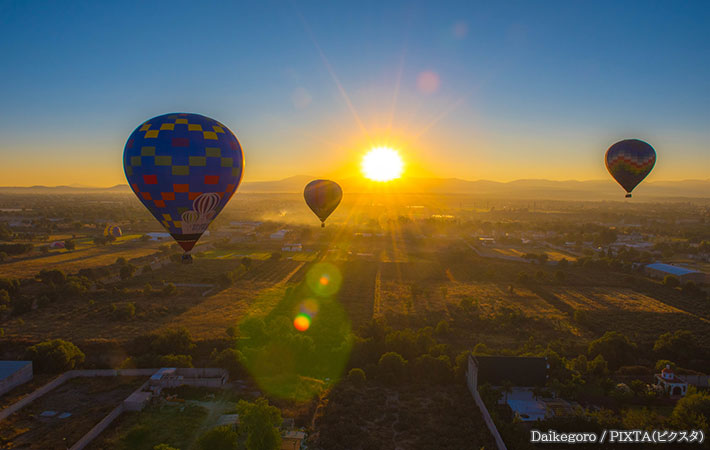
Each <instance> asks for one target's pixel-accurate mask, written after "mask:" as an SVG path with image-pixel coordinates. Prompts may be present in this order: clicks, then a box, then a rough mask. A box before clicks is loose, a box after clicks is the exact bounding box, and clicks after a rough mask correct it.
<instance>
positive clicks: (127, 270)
mask: <svg viewBox="0 0 710 450" xmlns="http://www.w3.org/2000/svg"><path fill="white" fill-rule="evenodd" d="M134 273H136V266H134V265H133V264H125V265H122V266H121V270H119V275H120V276H121V279H122V280H127V279H128V278H131V277H132V276H133V274H134Z"/></svg>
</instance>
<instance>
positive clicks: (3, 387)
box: [0, 361, 32, 395]
mask: <svg viewBox="0 0 710 450" xmlns="http://www.w3.org/2000/svg"><path fill="white" fill-rule="evenodd" d="M31 379H32V361H0V395H2V394H4V393H5V392H7V391H9V390H11V389H13V388H14V387H16V386H19V385H21V384H24V383H27V382H28V381H30V380H31Z"/></svg>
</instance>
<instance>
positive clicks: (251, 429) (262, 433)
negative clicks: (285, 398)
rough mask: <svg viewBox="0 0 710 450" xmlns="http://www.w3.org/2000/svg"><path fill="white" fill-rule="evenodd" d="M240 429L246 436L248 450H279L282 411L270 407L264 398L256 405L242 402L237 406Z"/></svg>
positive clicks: (257, 400)
mask: <svg viewBox="0 0 710 450" xmlns="http://www.w3.org/2000/svg"><path fill="white" fill-rule="evenodd" d="M237 412H238V413H239V428H240V430H244V433H245V434H246V448H247V450H277V449H279V448H280V447H281V435H280V434H279V428H278V427H280V426H281V423H282V419H281V411H279V409H278V408H276V407H275V406H271V405H269V401H268V400H267V399H265V398H264V397H259V398H258V399H256V401H255V402H254V403H250V402H247V401H244V400H240V401H239V403H238V404H237Z"/></svg>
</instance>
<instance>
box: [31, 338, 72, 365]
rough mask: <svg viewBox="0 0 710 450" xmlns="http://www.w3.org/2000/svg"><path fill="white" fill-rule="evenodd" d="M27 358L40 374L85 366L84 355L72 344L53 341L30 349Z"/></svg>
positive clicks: (58, 340)
mask: <svg viewBox="0 0 710 450" xmlns="http://www.w3.org/2000/svg"><path fill="white" fill-rule="evenodd" d="M25 358H26V359H29V360H31V361H32V364H33V368H34V369H35V370H37V371H38V372H46V373H59V372H64V371H67V370H72V369H75V368H77V367H79V366H80V365H81V364H83V362H84V353H83V352H82V351H81V350H79V347H77V346H76V345H74V344H72V343H71V342H68V341H64V340H62V339H53V340H51V341H45V342H41V343H39V344H36V345H33V346H31V347H29V348H28V349H27V352H26V354H25Z"/></svg>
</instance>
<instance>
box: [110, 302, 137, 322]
mask: <svg viewBox="0 0 710 450" xmlns="http://www.w3.org/2000/svg"><path fill="white" fill-rule="evenodd" d="M135 315H136V304H135V303H133V302H127V303H111V318H112V319H113V320H128V319H131V318H133V317H134V316H135Z"/></svg>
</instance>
